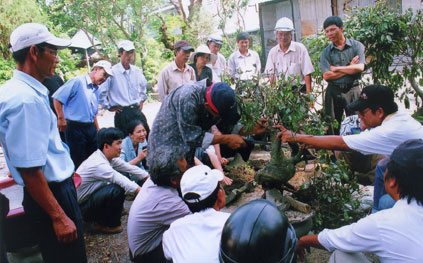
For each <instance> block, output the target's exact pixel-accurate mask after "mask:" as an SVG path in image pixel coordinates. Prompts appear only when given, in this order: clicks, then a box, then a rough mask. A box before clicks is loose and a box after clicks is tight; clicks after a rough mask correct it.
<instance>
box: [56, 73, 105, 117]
mask: <svg viewBox="0 0 423 263" xmlns="http://www.w3.org/2000/svg"><path fill="white" fill-rule="evenodd" d="M53 98H55V99H56V100H58V101H60V102H61V103H62V104H63V113H64V115H65V119H67V120H71V121H78V122H94V118H95V115H96V114H97V112H98V86H97V85H94V84H93V83H92V81H91V78H90V76H89V75H88V73H87V74H85V75H83V76H78V77H76V78H73V79H71V80H69V81H68V82H66V83H65V84H64V85H63V86H61V87H60V88H59V89H58V90H57V91H56V92H55V93H54V94H53Z"/></svg>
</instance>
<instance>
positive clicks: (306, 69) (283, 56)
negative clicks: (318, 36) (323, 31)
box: [265, 17, 314, 93]
mask: <svg viewBox="0 0 423 263" xmlns="http://www.w3.org/2000/svg"><path fill="white" fill-rule="evenodd" d="M293 32H294V24H293V23H292V21H291V19H289V18H287V17H282V18H281V19H279V20H278V22H276V26H275V35H276V38H277V40H278V42H279V45H277V46H274V47H273V48H272V49H271V50H270V51H269V55H268V57H267V62H266V69H265V73H266V74H269V75H270V76H269V77H270V81H271V82H272V83H275V82H276V79H278V78H279V77H280V76H281V74H283V76H285V78H288V77H290V78H291V79H292V83H293V85H297V76H300V83H298V84H299V85H300V86H301V88H300V90H301V91H303V92H307V93H310V92H311V73H313V72H314V68H313V65H312V64H311V60H310V56H309V55H308V52H307V49H306V47H305V46H304V45H303V44H301V43H298V42H295V41H292V34H293Z"/></svg>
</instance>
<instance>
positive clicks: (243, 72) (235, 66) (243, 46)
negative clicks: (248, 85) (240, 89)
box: [228, 32, 261, 80]
mask: <svg viewBox="0 0 423 263" xmlns="http://www.w3.org/2000/svg"><path fill="white" fill-rule="evenodd" d="M236 43H237V45H238V47H239V49H238V50H237V51H235V52H234V53H232V55H231V56H230V57H229V59H228V70H229V74H230V75H231V77H232V78H236V79H240V80H251V79H252V78H253V76H255V75H257V74H259V73H260V70H261V62H260V57H259V55H258V54H257V52H255V51H254V50H249V49H248V47H249V45H250V35H249V34H248V33H247V32H241V33H239V34H238V36H237V37H236Z"/></svg>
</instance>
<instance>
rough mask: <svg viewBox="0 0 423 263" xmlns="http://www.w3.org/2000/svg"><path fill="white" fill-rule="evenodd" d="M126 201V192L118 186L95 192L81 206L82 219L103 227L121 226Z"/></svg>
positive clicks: (112, 185) (106, 186) (111, 185)
mask: <svg viewBox="0 0 423 263" xmlns="http://www.w3.org/2000/svg"><path fill="white" fill-rule="evenodd" d="M124 201H125V191H124V190H123V189H122V187H120V186H119V185H116V184H108V185H105V186H103V187H101V188H100V189H98V190H97V191H95V192H94V193H93V194H92V195H91V196H90V198H89V199H88V200H87V201H85V202H84V203H82V204H80V207H81V213H82V217H83V218H84V220H85V221H87V222H96V223H98V224H100V225H102V226H108V227H115V226H120V225H121V223H120V217H121V214H122V210H123V202H124Z"/></svg>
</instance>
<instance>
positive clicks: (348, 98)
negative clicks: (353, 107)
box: [324, 84, 361, 135]
mask: <svg viewBox="0 0 423 263" xmlns="http://www.w3.org/2000/svg"><path fill="white" fill-rule="evenodd" d="M360 92H361V91H360V87H359V86H353V87H351V88H340V87H339V86H337V85H333V84H329V85H328V87H327V88H326V93H325V105H324V106H325V113H326V116H329V117H330V118H331V120H332V121H333V120H336V121H338V128H333V127H329V130H328V134H330V135H339V127H340V126H341V123H342V116H343V115H344V111H345V115H346V116H350V115H353V114H355V112H351V111H349V110H348V109H347V105H348V104H350V103H351V102H353V101H355V100H356V99H358V98H359V97H360Z"/></svg>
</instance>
